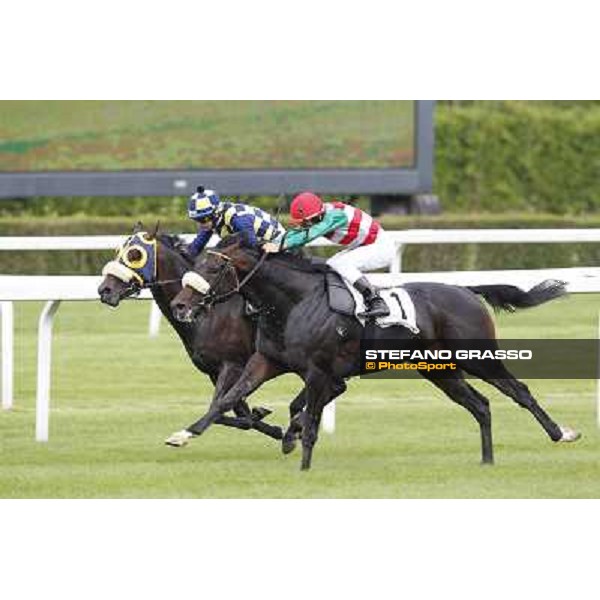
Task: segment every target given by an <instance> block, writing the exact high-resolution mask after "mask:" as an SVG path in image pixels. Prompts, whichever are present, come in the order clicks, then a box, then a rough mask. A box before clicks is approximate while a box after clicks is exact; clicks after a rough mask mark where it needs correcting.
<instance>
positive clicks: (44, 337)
mask: <svg viewBox="0 0 600 600" xmlns="http://www.w3.org/2000/svg"><path fill="white" fill-rule="evenodd" d="M389 234H390V236H391V237H392V238H393V240H394V243H395V244H396V248H397V259H396V261H395V262H394V264H393V265H392V268H391V269H390V274H374V275H372V276H371V277H372V279H373V281H374V282H375V283H376V284H378V285H395V284H400V283H406V282H408V281H440V282H443V283H454V284H458V285H482V284H486V283H487V284H490V283H506V282H507V281H509V282H510V283H512V284H514V285H518V286H521V287H523V288H529V287H531V286H532V285H534V284H535V283H538V282H539V281H541V280H542V279H547V278H556V279H562V280H564V281H566V282H567V283H568V289H569V291H570V292H572V293H580V292H600V269H598V268H595V267H589V268H575V269H540V270H533V271H529V270H512V271H464V272H448V273H401V269H402V262H401V261H402V251H403V248H404V247H405V246H406V245H408V244H469V243H476V244H490V243H538V244H539V243H588V242H589V243H598V242H600V229H479V230H477V229H452V230H425V229H417V230H407V231H392V232H389ZM183 237H184V238H185V239H186V241H188V242H189V241H191V240H192V239H193V237H194V235H193V234H184V235H183ZM126 238H127V236H124V235H102V236H61V237H0V251H1V250H7V251H50V250H70V251H74V250H75V251H76V250H111V249H116V248H118V247H120V246H121V244H122V243H123V242H124V241H125V239H126ZM216 242H217V238H215V237H213V239H212V240H211V241H210V243H209V245H210V246H213V245H214V244H215V243H216ZM310 245H311V246H329V245H332V244H331V242H329V241H328V240H326V239H323V238H321V239H318V240H315V241H314V242H311V244H310ZM100 281H101V278H100V277H95V276H89V277H86V276H20V275H0V313H1V326H2V334H1V342H0V343H1V350H2V368H1V371H0V372H1V374H2V408H4V409H10V408H11V407H12V406H13V328H14V325H13V305H12V302H13V301H28V300H42V301H46V303H47V304H46V305H45V307H44V310H43V311H42V314H41V315H40V320H39V326H38V393H37V401H36V413H37V418H36V421H37V423H36V439H37V440H38V441H46V440H47V439H48V419H49V410H48V407H49V400H50V357H51V332H52V321H53V317H54V314H55V313H56V310H57V309H58V306H59V304H60V302H61V301H63V300H87V301H90V300H97V299H98V297H97V292H96V290H97V287H98V285H99V283H100ZM141 297H142V298H150V297H151V296H150V294H149V292H148V291H147V290H145V291H144V292H143V294H142V296H141ZM152 304H153V310H152V311H151V313H150V334H151V335H152V334H156V333H157V332H158V326H159V318H160V311H159V310H158V307H156V305H155V304H154V303H152ZM599 406H600V396H599ZM323 428H324V430H326V431H333V430H334V428H335V403H333V402H332V403H331V404H330V405H329V406H328V407H327V409H326V411H325V413H324V415H323Z"/></svg>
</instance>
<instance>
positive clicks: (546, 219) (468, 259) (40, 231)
mask: <svg viewBox="0 0 600 600" xmlns="http://www.w3.org/2000/svg"><path fill="white" fill-rule="evenodd" d="M134 221H135V220H134V219H131V218H117V217H96V218H87V219H86V218H80V217H72V218H61V219H52V220H41V219H31V218H21V219H17V218H2V219H0V236H6V235H13V236H30V235H42V236H43V235H103V234H121V235H123V234H126V233H128V232H129V231H131V229H132V227H133V225H134ZM142 221H143V222H144V223H145V225H146V226H147V227H148V228H150V227H151V226H153V225H154V223H155V222H156V216H154V215H149V216H146V217H144V218H142ZM381 222H382V224H383V226H384V227H385V228H386V229H387V230H389V231H392V230H401V229H415V228H424V229H468V228H499V229H504V228H561V227H563V228H564V227H600V215H592V216H589V217H571V218H561V217H557V216H556V215H548V214H542V215H532V214H507V215H473V214H471V215H464V216H463V215H450V214H443V215H438V216H435V217H399V216H393V217H392V216H387V217H383V218H382V219H381ZM190 225H191V224H190V222H189V221H188V220H187V219H185V218H178V219H176V218H165V219H163V220H162V221H161V228H162V229H163V230H164V231H170V232H176V233H181V232H187V233H189V232H191V231H192V228H191V227H190ZM319 253H324V251H323V250H321V251H320V252H319ZM112 254H113V253H112V251H98V252H95V251H79V252H73V251H64V252H63V251H52V252H36V251H22V252H4V251H3V252H0V273H6V274H8V273H22V274H62V275H76V274H96V273H98V272H99V271H100V270H101V268H102V265H103V264H104V263H105V262H106V261H107V260H109V259H110V258H111V257H112ZM597 264H600V244H593V243H587V244H456V245H455V244H450V245H449V244H440V245H439V246H434V245H421V246H419V245H411V246H408V247H407V248H406V249H405V253H404V256H403V268H404V270H405V271H448V270H468V269H472V270H478V269H517V268H532V269H533V268H544V267H547V268H549V267H571V266H591V265H597Z"/></svg>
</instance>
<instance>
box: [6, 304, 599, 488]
mask: <svg viewBox="0 0 600 600" xmlns="http://www.w3.org/2000/svg"><path fill="white" fill-rule="evenodd" d="M599 300H600V298H599V297H598V296H594V295H580V296H573V297H571V298H567V299H561V300H559V301H556V302H554V303H552V304H549V305H546V306H543V307H539V308H536V309H532V310H531V311H524V312H522V313H518V314H515V315H502V316H500V317H499V319H498V329H499V333H500V335H501V336H502V337H505V338H518V337H537V336H540V337H541V336H547V337H565V338H566V337H593V336H595V335H596V326H597V315H598V303H599ZM40 308H41V305H40V304H37V303H30V304H27V303H20V304H17V305H16V309H15V315H16V348H15V366H16V376H15V377H16V381H15V388H16V389H15V396H16V399H15V408H14V409H13V410H12V411H6V412H0V497H2V498H24V497H33V498H55V497H59V498H65V497H67V498H91V497H101V498H106V497H110V498H143V497H159V498H172V497H185V498H197V497H236V498H250V497H262V498H264V497H297V498H306V497H311V498H322V497H336V498H347V497H365V498H366V497H369V498H370V497H373V498H384V497H385V498H389V497H391V498H430V497H441V498H455V497H460V498H465V497H466V498H471V497H475V498H479V497H494V498H504V497H519V498H520V497H523V498H528V497H534V498H554V497H566V498H584V497H585V498H590V497H594V498H597V497H599V496H600V477H599V476H600V468H599V463H598V452H599V451H600V436H599V433H598V429H597V427H596V421H595V419H596V416H595V382H594V381H566V380H564V381H556V380H552V381H541V380H536V381H529V382H527V383H528V385H529V387H530V389H531V390H532V392H533V393H534V395H536V397H537V398H538V400H539V401H540V403H541V404H542V406H544V407H545V408H546V409H547V410H548V411H549V412H550V414H551V415H552V416H553V417H554V418H555V419H556V420H557V421H558V422H560V423H564V424H569V425H572V426H574V427H576V428H578V429H580V430H581V431H582V432H583V434H584V437H583V439H582V440H581V441H579V442H578V443H576V444H573V445H554V444H552V443H551V442H550V441H549V440H548V439H547V437H546V436H545V434H544V433H543V431H542V430H541V428H540V427H539V426H538V425H537V423H536V422H535V421H534V420H533V418H532V417H531V416H530V415H529V414H528V413H526V412H524V411H523V410H521V409H519V408H518V407H517V406H516V405H515V404H514V403H513V402H512V401H511V400H509V399H508V398H505V397H503V396H501V395H499V394H498V393H497V392H495V391H494V390H492V389H491V388H490V387H489V386H486V385H485V384H481V385H479V384H478V387H479V388H480V389H481V390H483V391H484V393H486V395H488V396H489V397H490V399H491V401H492V415H493V429H494V436H495V450H496V462H497V464H496V466H494V467H491V468H490V467H481V466H479V456H480V450H479V431H478V427H477V425H476V423H475V421H474V420H473V419H472V418H471V417H470V415H468V414H467V413H466V411H464V410H463V409H462V408H460V407H458V406H456V405H454V404H453V403H451V402H450V401H448V400H447V399H446V398H445V397H444V396H443V395H442V394H441V393H440V392H438V391H437V390H436V389H434V388H433V387H432V386H431V385H428V384H426V383H425V382H421V381H416V380H407V381H372V382H369V381H360V380H353V381H352V382H351V383H350V385H349V390H348V392H347V393H346V395H345V396H344V397H343V398H342V399H341V400H340V401H339V402H338V411H337V416H338V422H337V431H336V433H335V434H334V435H327V434H322V435H321V438H320V440H319V443H318V445H317V448H316V451H315V456H314V461H313V469H312V470H311V471H310V472H308V473H301V472H300V471H299V458H300V457H299V452H298V451H297V452H296V453H295V454H293V455H290V456H283V455H282V454H281V453H280V451H279V448H278V444H277V443H276V442H274V441H273V440H270V439H267V438H265V437H263V436H261V435H260V434H257V433H256V432H240V431H236V430H230V429H223V428H220V427H218V426H215V427H213V428H212V429H210V430H209V431H208V432H207V433H206V434H205V436H203V437H201V438H199V439H196V440H194V441H193V443H192V444H191V445H190V446H189V447H187V448H183V449H173V448H168V447H165V446H164V445H163V443H162V442H163V439H164V438H165V437H166V436H167V435H169V434H170V433H172V432H174V431H176V430H179V429H181V428H182V427H183V426H185V425H188V424H189V423H191V422H192V421H193V420H195V418H196V417H197V416H199V415H200V414H201V413H202V411H203V410H204V409H205V407H206V405H207V402H208V399H209V397H210V394H211V387H210V385H209V382H208V380H207V378H206V377H205V376H203V375H201V374H198V373H197V372H196V371H195V370H194V368H193V367H192V366H191V364H190V363H189V361H188V359H187V357H186V356H185V355H184V352H183V350H182V348H181V347H180V346H179V343H178V341H177V339H176V338H175V336H174V335H173V333H172V332H171V331H170V329H169V328H168V327H167V326H166V323H163V329H162V330H161V333H160V335H159V337H158V338H156V339H149V338H148V336H147V333H146V331H147V318H148V309H149V305H148V304H147V303H141V302H128V303H126V304H125V305H124V306H122V307H121V308H120V309H119V310H118V311H115V312H113V311H110V310H108V309H107V308H106V307H103V306H101V305H100V304H99V303H98V304H96V303H63V305H62V306H61V307H60V309H59V312H58V315H57V320H56V324H55V336H54V347H53V382H52V410H51V420H50V441H49V443H47V444H39V443H35V442H34V426H35V361H36V355H35V352H36V327H37V317H38V314H39V310H40ZM299 388H300V381H299V380H298V379H297V378H296V377H294V376H286V377H283V378H281V379H279V380H277V381H275V382H271V383H269V384H268V385H267V386H265V388H264V389H263V390H261V391H260V392H259V393H258V394H257V395H256V397H255V400H253V402H256V403H263V404H267V405H269V406H271V407H273V408H274V409H275V412H274V414H273V415H272V417H271V418H270V420H272V421H274V422H279V423H284V422H285V421H286V418H287V402H288V399H290V398H291V397H292V396H293V395H295V393H296V392H297V391H298V390H299Z"/></svg>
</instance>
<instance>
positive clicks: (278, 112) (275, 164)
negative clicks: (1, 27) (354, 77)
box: [0, 100, 433, 197]
mask: <svg viewBox="0 0 600 600" xmlns="http://www.w3.org/2000/svg"><path fill="white" fill-rule="evenodd" d="M432 113H433V103H432V102H428V101H420V102H413V101H372V100H368V101H367V100H358V101H305V100H302V101H279V100H273V101H271V100H269V101H39V100H36V101H3V102H0V196H3V197H14V196H32V195H42V196H43V195H47V196H48V195H98V196H103V195H107V196H108V195H123V196H126V195H179V194H183V193H188V192H189V191H190V190H192V189H193V188H194V187H195V185H196V184H197V183H198V182H201V183H202V184H204V185H207V186H214V187H216V188H218V189H219V190H220V191H221V192H222V193H225V194H253V193H267V194H268V193H273V194H276V193H290V192H294V191H297V190H299V189H304V188H311V189H315V190H318V191H321V192H331V193H335V192H338V193H339V192H346V193H412V192H417V191H428V189H430V186H431V165H432V152H433V149H432V146H433V124H432V119H433V117H432Z"/></svg>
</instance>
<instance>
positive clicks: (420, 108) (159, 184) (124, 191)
mask: <svg viewBox="0 0 600 600" xmlns="http://www.w3.org/2000/svg"><path fill="white" fill-rule="evenodd" d="M434 107H435V101H433V100H416V101H415V140H414V143H415V164H414V166H412V167H402V168H388V169H360V168H356V169H293V170H284V169H279V170H271V169H269V170H261V169H239V170H215V169H210V170H171V169H165V170H145V169H140V170H123V171H37V172H36V171H28V172H23V173H21V172H19V173H15V172H1V173H0V198H28V197H33V196H40V197H44V196H46V197H48V196H97V197H102V196H111V197H113V196H123V197H126V196H129V197H131V196H182V195H189V194H190V193H192V192H193V191H194V189H195V188H196V186H197V185H203V186H205V187H207V188H213V189H216V190H218V191H219V193H220V194H223V195H232V196H233V195H251V196H252V195H272V194H294V193H296V192H299V191H302V190H307V189H310V190H314V191H317V192H320V193H325V194H403V195H404V194H406V195H408V194H419V193H430V192H431V191H432V185H433V151H434V126H433V114H434Z"/></svg>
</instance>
